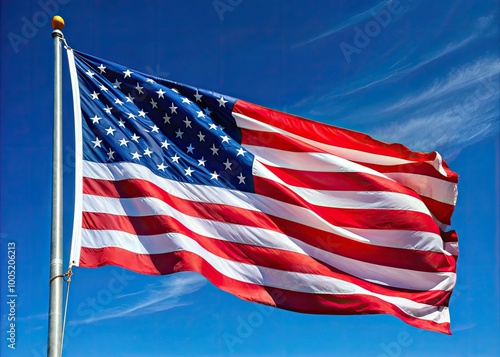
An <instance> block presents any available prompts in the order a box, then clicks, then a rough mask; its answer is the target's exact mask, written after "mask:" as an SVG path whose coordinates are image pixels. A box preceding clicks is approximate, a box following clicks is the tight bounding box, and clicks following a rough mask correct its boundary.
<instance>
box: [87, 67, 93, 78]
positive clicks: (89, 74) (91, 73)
mask: <svg viewBox="0 0 500 357" xmlns="http://www.w3.org/2000/svg"><path fill="white" fill-rule="evenodd" d="M85 73H86V74H87V76H89V77H91V78H94V74H95V73H94V72H92V71H91V70H90V69H89V70H88V71H87V72H85Z"/></svg>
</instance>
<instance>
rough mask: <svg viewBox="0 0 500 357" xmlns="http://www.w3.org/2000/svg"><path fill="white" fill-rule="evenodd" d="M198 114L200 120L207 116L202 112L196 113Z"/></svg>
mask: <svg viewBox="0 0 500 357" xmlns="http://www.w3.org/2000/svg"><path fill="white" fill-rule="evenodd" d="M196 114H198V118H205V114H203V112H202V111H201V110H200V111H199V112H196Z"/></svg>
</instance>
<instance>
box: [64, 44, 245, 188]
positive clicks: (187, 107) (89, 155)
mask: <svg viewBox="0 0 500 357" xmlns="http://www.w3.org/2000/svg"><path fill="white" fill-rule="evenodd" d="M74 54H75V61H76V67H77V71H78V78H79V84H80V100H81V106H82V132H83V158H84V160H90V161H94V162H101V163H114V162H123V161H128V162H133V163H136V164H140V165H144V166H147V167H148V168H149V169H150V170H151V171H153V172H154V173H155V174H157V175H159V176H162V177H166V178H169V179H174V180H176V181H184V182H190V183H198V184H205V185H214V186H221V187H228V188H234V189H238V190H243V191H250V192H251V191H253V180H252V163H253V159H254V156H253V155H252V154H251V153H249V152H248V151H246V150H245V149H244V148H243V147H242V146H241V145H240V142H241V132H240V130H239V129H238V128H237V126H236V123H235V121H234V119H233V117H232V115H231V110H232V108H233V105H234V103H235V101H236V99H235V98H231V97H228V96H224V95H220V94H218V93H214V92H211V91H207V90H203V89H197V88H194V87H190V86H186V85H183V84H180V83H176V82H173V81H167V80H164V79H161V78H157V77H153V76H148V75H146V74H144V73H140V72H138V71H135V70H132V69H129V68H125V67H123V66H120V65H118V64H116V63H112V62H109V61H105V60H102V59H99V58H97V57H93V56H89V55H86V54H83V53H81V52H77V51H74Z"/></svg>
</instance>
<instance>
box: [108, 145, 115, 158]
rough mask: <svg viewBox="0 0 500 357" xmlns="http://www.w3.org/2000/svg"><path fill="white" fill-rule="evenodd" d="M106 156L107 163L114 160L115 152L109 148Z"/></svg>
mask: <svg viewBox="0 0 500 357" xmlns="http://www.w3.org/2000/svg"><path fill="white" fill-rule="evenodd" d="M106 154H107V155H108V161H111V160H114V159H115V156H114V155H115V152H114V151H113V150H111V148H109V151H108V152H107V153H106Z"/></svg>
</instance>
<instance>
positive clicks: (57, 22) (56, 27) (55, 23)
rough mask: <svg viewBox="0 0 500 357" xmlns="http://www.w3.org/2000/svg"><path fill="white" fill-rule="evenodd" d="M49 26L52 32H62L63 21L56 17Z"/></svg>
mask: <svg viewBox="0 0 500 357" xmlns="http://www.w3.org/2000/svg"><path fill="white" fill-rule="evenodd" d="M50 24H51V25H52V28H53V29H54V30H62V29H63V28H64V19H63V18H62V17H61V16H59V15H56V16H54V17H53V18H52V21H51V22H50Z"/></svg>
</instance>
